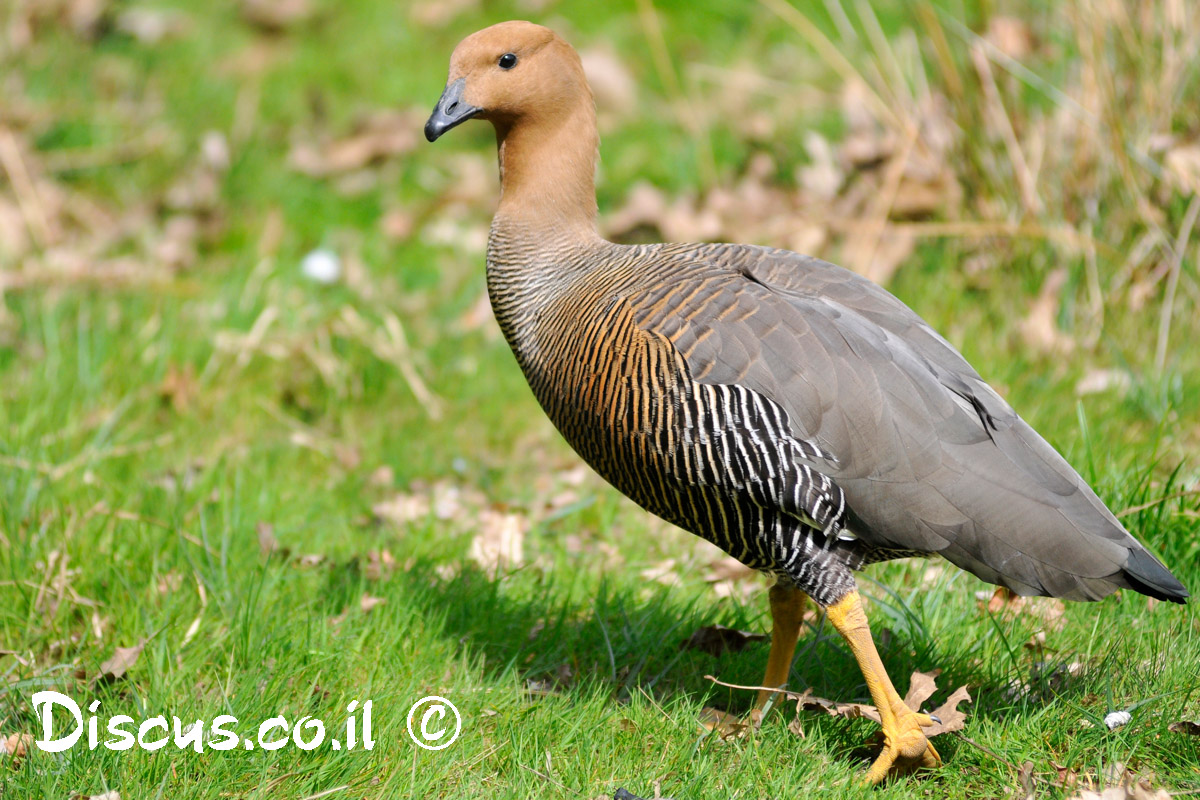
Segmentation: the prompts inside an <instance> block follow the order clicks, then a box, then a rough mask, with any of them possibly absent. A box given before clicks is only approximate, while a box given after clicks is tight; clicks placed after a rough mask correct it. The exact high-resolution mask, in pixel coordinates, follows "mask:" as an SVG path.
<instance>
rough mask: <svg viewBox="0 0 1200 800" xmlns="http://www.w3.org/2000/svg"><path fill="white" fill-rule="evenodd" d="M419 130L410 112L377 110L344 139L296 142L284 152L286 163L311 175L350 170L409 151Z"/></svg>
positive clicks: (415, 141)
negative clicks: (323, 141)
mask: <svg viewBox="0 0 1200 800" xmlns="http://www.w3.org/2000/svg"><path fill="white" fill-rule="evenodd" d="M420 129H421V126H420V123H419V121H418V118H417V116H416V115H414V114H413V113H409V112H396V111H379V112H376V113H374V114H371V115H369V116H367V117H366V118H364V119H363V120H361V121H360V122H359V123H358V125H357V126H356V128H355V129H354V131H353V132H351V133H350V134H349V135H348V136H345V137H344V138H341V139H334V140H332V141H327V142H325V143H324V144H323V145H318V144H315V143H313V142H301V143H297V144H296V145H295V146H293V147H292V150H291V152H290V153H289V154H288V164H289V166H291V168H292V169H294V170H296V171H297V172H302V173H304V174H305V175H310V176H312V177H314V178H325V177H329V176H332V175H336V174H340V173H347V172H353V171H355V170H360V169H363V168H364V167H367V166H369V165H371V164H374V163H376V162H379V161H383V160H384V159H388V158H395V157H396V156H401V155H404V154H405V153H408V152H409V151H411V150H413V149H414V148H415V147H416V146H417V141H418V137H417V131H419V130H420Z"/></svg>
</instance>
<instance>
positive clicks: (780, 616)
mask: <svg viewBox="0 0 1200 800" xmlns="http://www.w3.org/2000/svg"><path fill="white" fill-rule="evenodd" d="M770 598H771V654H770V655H769V656H768V657H767V673H766V675H764V676H763V679H762V683H760V684H759V685H760V686H770V687H772V688H774V687H778V688H781V689H782V688H783V687H785V686H786V685H787V679H788V672H790V671H791V668H792V656H793V655H794V654H795V652H796V642H797V640H799V638H800V626H801V624H802V623H803V621H804V603H805V601H806V600H808V595H806V594H805V593H804V592H802V591H800V590H799V589H793V588H791V587H788V586H779V585H775V586H772V587H771V592H770ZM772 694H774V693H773V692H768V691H759V693H758V702H756V703H755V704H754V711H752V712H751V718H752V719H753V720H754V722H755V724H756V725H757V724H758V723H760V722H761V721H762V716H763V707H764V706H765V705H766V704H767V701H768V700H769V699H770V698H771V695H772Z"/></svg>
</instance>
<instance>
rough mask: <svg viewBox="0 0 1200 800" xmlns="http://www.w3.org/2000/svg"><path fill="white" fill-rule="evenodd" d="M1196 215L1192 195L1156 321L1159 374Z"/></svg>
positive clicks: (1198, 209) (1199, 197) (1198, 202)
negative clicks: (1161, 306) (1160, 310)
mask: <svg viewBox="0 0 1200 800" xmlns="http://www.w3.org/2000/svg"><path fill="white" fill-rule="evenodd" d="M1197 214H1200V194H1193V195H1192V202H1190V203H1188V207H1187V213H1185V214H1184V216H1183V224H1182V225H1180V226H1179V235H1178V236H1176V237H1175V248H1174V252H1173V253H1171V272H1170V274H1169V276H1168V277H1167V293H1166V296H1165V297H1163V309H1162V316H1161V317H1159V319H1158V347H1157V348H1156V350H1155V353H1154V366H1155V367H1156V368H1157V370H1158V372H1159V373H1161V372H1162V371H1163V367H1165V366H1166V363H1167V343H1168V341H1169V339H1170V337H1171V316H1172V315H1173V314H1174V313H1175V292H1176V290H1177V289H1178V287H1179V273H1180V272H1181V271H1182V269H1183V255H1184V253H1186V252H1187V246H1188V242H1189V241H1190V239H1191V238H1192V228H1193V226H1195V224H1196V215H1197Z"/></svg>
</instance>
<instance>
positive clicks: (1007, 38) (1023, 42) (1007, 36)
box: [984, 14, 1034, 61]
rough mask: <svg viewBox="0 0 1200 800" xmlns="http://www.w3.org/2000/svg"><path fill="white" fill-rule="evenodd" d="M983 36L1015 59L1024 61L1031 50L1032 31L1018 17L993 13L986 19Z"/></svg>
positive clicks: (1027, 24)
mask: <svg viewBox="0 0 1200 800" xmlns="http://www.w3.org/2000/svg"><path fill="white" fill-rule="evenodd" d="M984 38H985V39H986V40H987V41H989V42H991V43H992V44H993V45H995V47H996V49H997V50H999V51H1000V52H1001V53H1004V55H1006V56H1008V57H1009V58H1011V59H1013V60H1015V61H1024V60H1025V59H1026V58H1028V57H1029V54H1030V53H1032V52H1033V44H1034V43H1033V31H1031V30H1030V28H1029V23H1027V22H1025V20H1023V19H1020V18H1019V17H1009V16H1004V15H1001V14H995V15H993V16H992V18H991V19H990V20H988V26H987V32H986V33H985V34H984Z"/></svg>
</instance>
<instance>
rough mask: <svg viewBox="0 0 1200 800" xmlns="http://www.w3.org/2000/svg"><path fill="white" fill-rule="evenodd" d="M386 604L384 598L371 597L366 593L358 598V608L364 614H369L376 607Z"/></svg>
mask: <svg viewBox="0 0 1200 800" xmlns="http://www.w3.org/2000/svg"><path fill="white" fill-rule="evenodd" d="M386 602H387V598H385V597H372V596H371V595H369V594H367V593H366V592H363V596H362V597H361V598H359V601H358V607H359V608H360V609H362V612H363V613H364V614H370V613H371V611H372V610H373V609H374V608H375V607H376V606H379V605H383V604H384V603H386Z"/></svg>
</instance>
